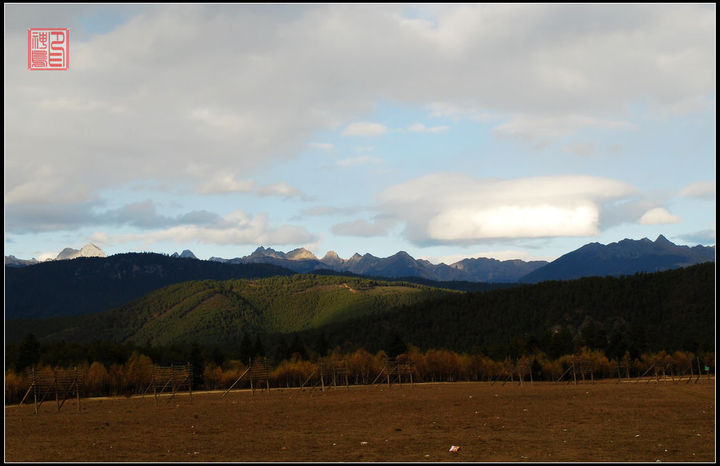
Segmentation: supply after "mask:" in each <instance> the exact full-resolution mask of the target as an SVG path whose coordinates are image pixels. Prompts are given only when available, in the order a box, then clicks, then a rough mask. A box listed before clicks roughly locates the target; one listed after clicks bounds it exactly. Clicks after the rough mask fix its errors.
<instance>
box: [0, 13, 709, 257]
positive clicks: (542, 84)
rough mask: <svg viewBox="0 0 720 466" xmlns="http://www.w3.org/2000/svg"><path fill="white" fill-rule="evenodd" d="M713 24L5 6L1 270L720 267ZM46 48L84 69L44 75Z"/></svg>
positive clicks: (689, 17)
mask: <svg viewBox="0 0 720 466" xmlns="http://www.w3.org/2000/svg"><path fill="white" fill-rule="evenodd" d="M715 14H716V7H715V5H714V4H636V5H626V4H524V5H516V4H437V5H433V4H417V5H413V4H311V5H302V4H215V5H212V4H211V5H206V4H203V5H200V4H197V5H196V4H174V5H173V4H136V5H131V4H106V5H103V4H12V3H11V4H8V3H5V4H4V18H5V24H4V52H5V54H4V65H5V67H4V69H5V71H4V78H5V79H4V83H5V88H4V102H5V104H4V105H5V119H4V121H5V123H4V141H5V143H4V154H5V155H4V195H5V203H4V232H5V255H14V256H16V257H18V258H23V259H29V258H31V257H35V258H37V259H44V258H47V257H54V256H55V255H57V253H58V252H59V251H61V250H62V249H64V248H66V247H72V248H76V249H79V248H81V247H82V246H83V245H85V244H87V243H93V244H95V245H97V246H99V247H100V248H102V249H103V251H105V253H106V254H108V255H111V254H117V253H124V252H131V251H153V252H159V253H166V254H172V253H173V252H180V251H183V250H185V249H190V250H191V251H193V252H194V253H195V255H196V256H197V257H198V258H200V259H208V258H210V257H222V258H227V259H229V258H234V257H243V256H246V255H248V254H251V253H252V252H253V251H254V250H255V249H256V248H257V247H258V246H264V247H272V248H274V249H276V250H281V251H286V252H287V251H290V250H292V249H295V248H298V247H304V248H306V249H309V250H310V251H312V252H313V253H315V254H316V255H317V256H318V257H322V256H323V255H324V254H325V253H326V252H327V251H329V250H333V251H335V252H337V253H338V254H339V255H340V256H341V257H344V258H348V257H350V256H351V255H352V254H354V253H356V252H357V253H360V254H365V253H370V254H373V255H375V256H378V257H387V256H390V255H392V254H394V253H396V252H398V251H401V250H402V251H406V252H407V253H409V254H410V255H411V256H413V257H415V258H424V259H428V260H430V261H431V262H433V263H439V262H445V263H448V264H450V263H452V262H455V261H457V260H460V259H462V258H466V257H492V258H496V259H500V260H507V259H522V260H538V259H540V260H553V259H555V258H557V257H559V256H561V255H563V254H565V253H567V252H570V251H572V250H574V249H577V248H579V247H580V246H582V245H584V244H587V243H590V242H600V243H603V244H607V243H611V242H616V241H619V240H622V239H625V238H630V239H641V238H644V237H646V238H649V239H651V240H654V239H655V238H656V237H657V236H658V235H660V234H662V235H664V236H666V237H667V238H668V239H670V240H671V241H673V242H675V243H677V244H681V245H689V246H694V245H697V244H702V245H714V244H715V225H716V220H715V200H716V194H715V189H716V188H715V184H716V183H715V172H716V157H715V153H716V152H715V137H716V135H715V126H716V110H715V109H716V104H715V99H716V97H715V93H716V91H715V83H716V74H715V69H716V24H715ZM33 27H36V28H37V27H63V28H68V29H69V37H70V39H69V69H68V70H66V71H36V70H29V69H28V65H27V53H28V51H27V50H28V49H27V47H28V44H27V41H28V39H27V37H28V36H27V30H28V28H33Z"/></svg>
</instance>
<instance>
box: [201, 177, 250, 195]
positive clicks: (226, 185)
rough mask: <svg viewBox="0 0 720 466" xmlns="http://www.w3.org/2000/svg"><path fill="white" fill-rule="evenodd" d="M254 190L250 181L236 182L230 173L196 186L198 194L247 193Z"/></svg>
mask: <svg viewBox="0 0 720 466" xmlns="http://www.w3.org/2000/svg"><path fill="white" fill-rule="evenodd" d="M254 188H255V183H254V182H253V181H251V180H238V179H237V178H235V175H233V174H232V173H219V174H217V175H216V176H215V177H214V178H213V179H211V180H209V181H208V182H206V183H204V184H202V185H200V186H198V188H197V192H198V193H200V194H225V193H247V192H250V191H252V190H253V189H254Z"/></svg>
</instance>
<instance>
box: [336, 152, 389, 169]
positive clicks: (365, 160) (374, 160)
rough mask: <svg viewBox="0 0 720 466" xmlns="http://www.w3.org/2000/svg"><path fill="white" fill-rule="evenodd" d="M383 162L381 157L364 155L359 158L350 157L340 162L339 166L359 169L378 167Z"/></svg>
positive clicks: (338, 162)
mask: <svg viewBox="0 0 720 466" xmlns="http://www.w3.org/2000/svg"><path fill="white" fill-rule="evenodd" d="M383 162H384V160H383V159H381V158H379V157H372V156H369V155H362V156H359V157H348V158H346V159H342V160H338V161H337V165H338V166H339V167H357V166H360V165H378V164H381V163H383Z"/></svg>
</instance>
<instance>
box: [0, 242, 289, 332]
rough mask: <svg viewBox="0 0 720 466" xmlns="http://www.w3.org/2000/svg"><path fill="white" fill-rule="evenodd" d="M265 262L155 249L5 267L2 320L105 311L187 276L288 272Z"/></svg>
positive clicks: (219, 277) (220, 277) (257, 275)
mask: <svg viewBox="0 0 720 466" xmlns="http://www.w3.org/2000/svg"><path fill="white" fill-rule="evenodd" d="M293 273H294V272H292V271H290V270H287V269H283V268H281V267H278V266H275V265H270V264H222V263H219V262H211V261H200V260H194V259H185V258H174V257H169V256H165V255H162V254H155V253H127V254H116V255H113V256H110V257H106V258H101V257H81V258H77V259H72V260H58V261H50V262H43V263H39V264H34V265H31V266H27V267H21V268H17V267H5V318H6V319H42V318H47V317H58V316H70V315H79V314H87V313H91V312H99V311H105V310H108V309H112V308H113V307H117V306H121V305H123V304H126V303H128V302H130V301H132V300H134V299H138V298H140V297H142V296H144V295H146V294H147V293H149V292H150V291H153V290H157V289H159V288H162V287H164V286H168V285H170V284H173V283H180V282H185V281H188V280H204V279H212V280H227V279H231V278H263V277H270V276H275V275H291V274H293Z"/></svg>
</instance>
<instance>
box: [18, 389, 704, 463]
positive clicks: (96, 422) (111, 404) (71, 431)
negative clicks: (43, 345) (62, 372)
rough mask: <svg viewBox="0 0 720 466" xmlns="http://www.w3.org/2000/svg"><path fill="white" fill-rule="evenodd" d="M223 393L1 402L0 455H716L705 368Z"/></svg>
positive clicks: (646, 458) (279, 458) (548, 458)
mask: <svg viewBox="0 0 720 466" xmlns="http://www.w3.org/2000/svg"><path fill="white" fill-rule="evenodd" d="M221 394H222V393H221V392H215V393H194V394H193V396H192V399H191V398H190V397H189V396H188V395H187V394H181V395H178V396H176V397H175V398H174V399H172V398H170V397H165V398H162V397H161V398H160V402H159V404H158V405H157V406H156V404H155V401H154V398H153V397H152V396H149V397H148V396H145V397H144V398H141V397H133V398H101V399H83V400H81V411H80V412H78V411H77V409H76V406H75V403H74V400H68V402H66V404H65V405H64V406H63V409H62V410H61V411H60V412H58V411H57V408H56V405H55V401H54V399H53V400H52V401H51V402H45V403H44V404H43V405H42V406H41V407H40V411H39V414H37V415H35V414H34V410H33V406H32V404H30V405H23V406H21V407H18V406H6V407H5V461H34V462H35V461H62V462H69V461H72V462H85V461H88V462H89V461H119V462H128V461H143V462H145V461H148V462H164V461H168V462H178V461H202V462H213V461H231V462H251V461H252V462H255V461H270V462H285V461H320V462H336V461H363V462H364V461H373V462H378V461H380V462H381V461H408V462H422V461H432V462H438V461H456V462H457V461H479V462H484V461H491V462H497V461H512V462H520V461H542V462H556V461H573V462H581V461H599V462H603V461H642V462H655V461H657V460H660V461H707V462H712V461H715V384H714V379H713V380H710V381H708V380H707V379H703V380H702V381H701V382H700V383H697V384H685V383H678V384H675V383H659V384H656V383H623V384H617V383H614V381H603V382H602V383H595V384H589V383H588V384H578V385H574V384H552V383H534V384H529V383H525V384H524V385H522V386H520V385H518V384H514V385H510V384H506V385H501V384H499V383H498V384H494V385H493V384H490V383H461V382H457V383H443V384H416V385H415V386H414V387H411V386H409V385H403V386H399V385H393V386H392V387H390V388H388V387H387V386H384V385H380V386H358V387H350V388H349V389H346V388H333V389H331V390H326V391H325V392H321V391H317V390H316V391H307V390H306V391H300V390H297V389H273V390H271V392H270V393H269V394H268V393H267V392H259V391H256V392H255V394H252V393H251V392H249V391H236V392H230V393H228V395H227V396H226V397H225V398H222V397H221ZM451 445H457V446H460V450H459V452H457V453H451V452H449V451H448V450H449V449H450V446H451Z"/></svg>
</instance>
